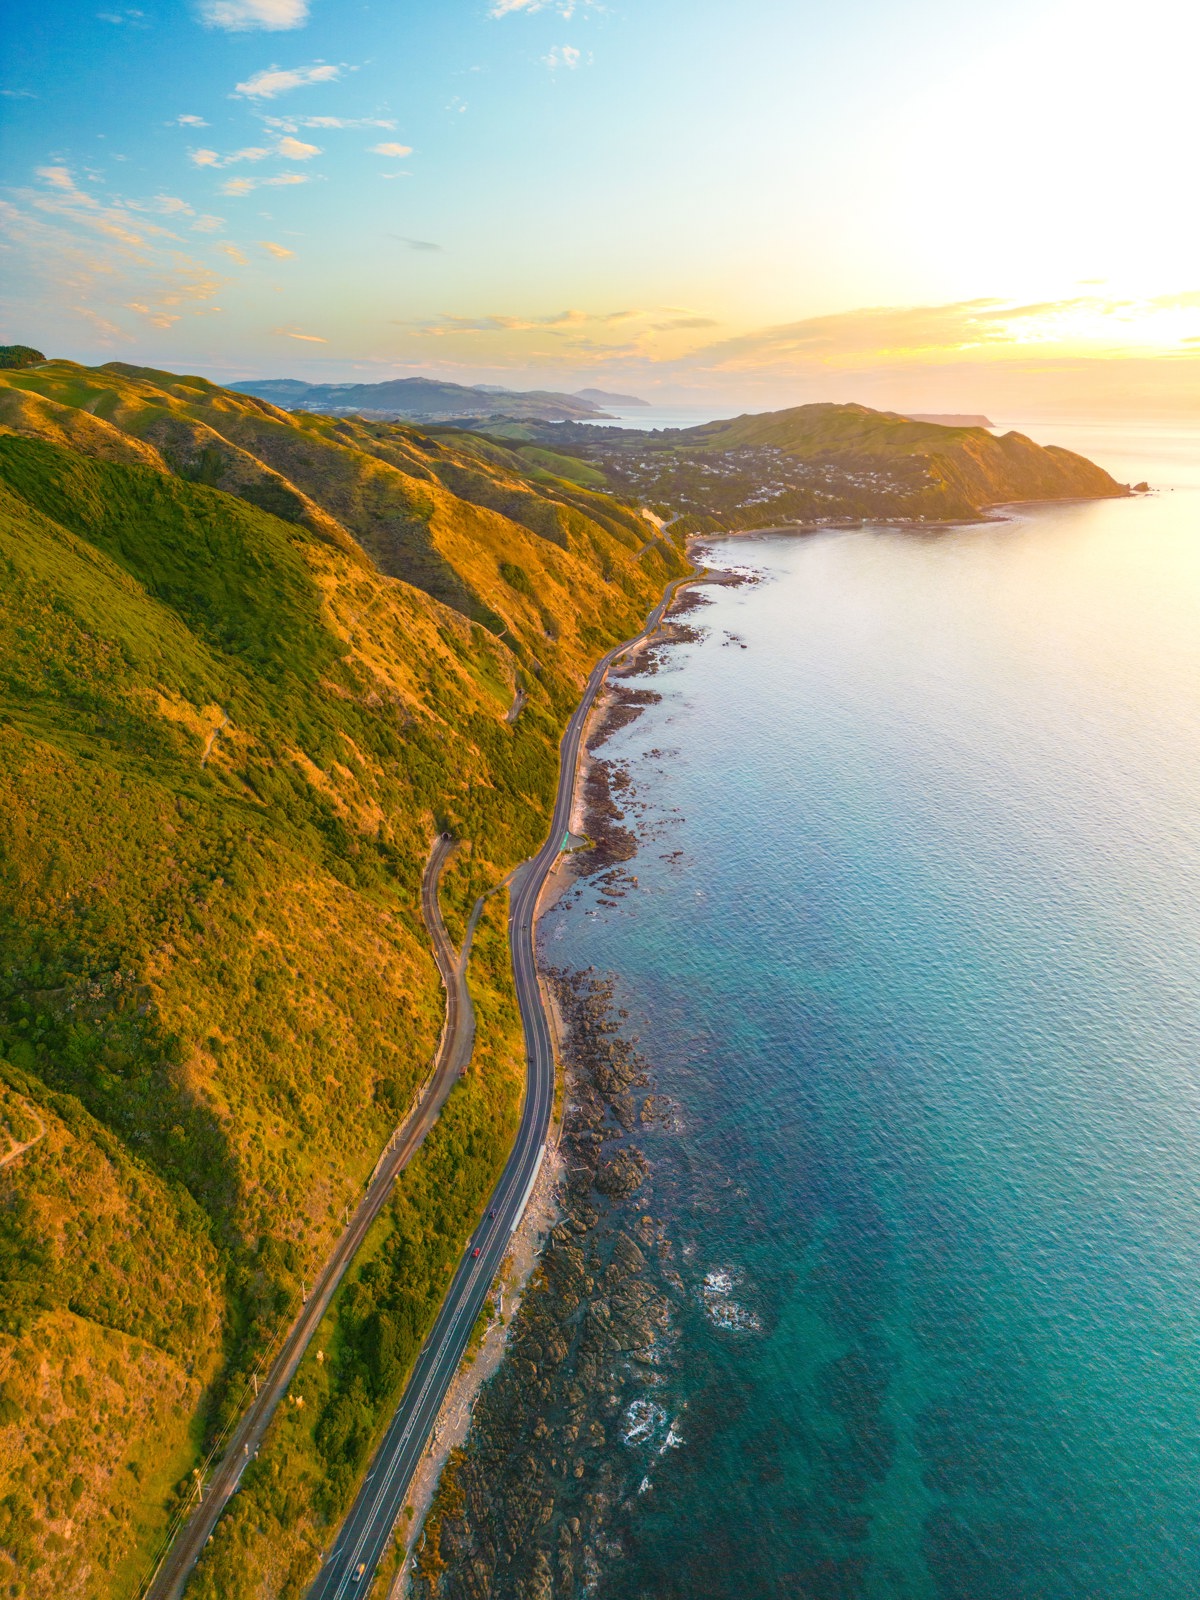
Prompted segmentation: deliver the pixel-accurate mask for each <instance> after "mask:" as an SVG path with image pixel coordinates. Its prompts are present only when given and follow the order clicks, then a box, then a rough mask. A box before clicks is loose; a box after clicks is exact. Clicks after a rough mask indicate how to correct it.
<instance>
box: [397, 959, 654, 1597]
mask: <svg viewBox="0 0 1200 1600" xmlns="http://www.w3.org/2000/svg"><path fill="white" fill-rule="evenodd" d="M549 978H550V981H551V983H552V985H553V989H554V994H555V999H556V1002H557V1005H558V1009H559V1014H560V1016H561V1017H562V1019H563V1022H564V1025H565V1030H566V1033H565V1041H564V1042H565V1048H566V1055H567V1062H568V1066H567V1079H568V1081H567V1092H568V1104H567V1110H566V1113H565V1117H564V1124H563V1131H562V1149H563V1155H564V1168H565V1173H566V1179H565V1192H564V1196H563V1201H564V1210H565V1215H564V1217H563V1220H562V1221H560V1222H559V1223H558V1224H557V1225H556V1226H555V1228H554V1229H553V1230H552V1232H551V1234H550V1237H549V1240H548V1243H547V1248H546V1253H545V1257H544V1260H543V1262H542V1265H541V1267H540V1268H539V1270H538V1273H537V1276H536V1277H535V1279H534V1282H533V1283H532V1285H531V1287H530V1290H529V1292H528V1293H527V1295H526V1297H525V1300H524V1302H523V1304H522V1306H521V1309H520V1312H519V1314H518V1316H517V1319H516V1323H515V1325H514V1328H513V1334H512V1341H511V1345H510V1353H509V1356H508V1359H507V1360H506V1361H505V1362H504V1364H503V1366H502V1367H501V1368H500V1370H499V1372H498V1373H497V1374H496V1376H495V1377H494V1378H493V1379H492V1381H491V1383H490V1385H489V1386H488V1388H487V1389H486V1390H485V1391H484V1393H483V1394H482V1395H481V1397H480V1400H479V1403H478V1405H477V1407H476V1413H475V1425H474V1428H473V1430H472V1434H471V1437H470V1439H469V1441H468V1443H467V1446H466V1448H465V1449H464V1450H462V1451H459V1452H457V1453H456V1455H455V1456H454V1457H453V1458H452V1460H451V1462H450V1464H449V1465H448V1467H447V1469H446V1472H445V1474H444V1476H443V1480H442V1485H441V1489H440V1491H439V1495H438V1499H437V1502H436V1503H435V1506H434V1509H433V1511H432V1512H431V1514H430V1517H429V1520H428V1522H427V1524H426V1528H425V1531H424V1534H423V1537H422V1543H421V1546H420V1548H419V1551H418V1556H417V1561H416V1564H415V1570H414V1576H413V1588H412V1592H413V1594H414V1595H415V1596H417V1597H419V1600H433V1597H435V1596H438V1597H441V1600H484V1597H485V1596H487V1597H490V1600H500V1597H507V1596H511V1597H514V1600H516V1597H522V1600H526V1597H527V1600H535V1597H536V1600H550V1597H551V1596H552V1595H567V1594H575V1593H581V1592H583V1591H584V1590H585V1589H586V1588H587V1587H589V1586H590V1584H591V1583H592V1582H594V1580H595V1578H596V1577H597V1576H598V1574H599V1572H600V1570H601V1569H602V1568H606V1567H608V1566H609V1565H610V1564H611V1562H612V1560H613V1559H614V1557H619V1554H620V1550H621V1539H620V1527H621V1522H622V1519H623V1509H624V1507H625V1506H626V1504H627V1503H628V1502H629V1501H630V1499H631V1497H636V1495H637V1492H638V1488H639V1485H640V1483H641V1481H642V1479H643V1476H644V1471H645V1452H646V1449H647V1448H649V1449H650V1450H651V1451H654V1450H658V1451H660V1452H661V1450H663V1449H666V1448H669V1446H670V1442H671V1417H670V1414H669V1409H668V1408H667V1407H666V1406H665V1405H663V1404H661V1403H659V1400H658V1399H657V1395H658V1393H659V1392H660V1390H661V1388H662V1386H663V1384H664V1381H665V1376H666V1372H667V1371H668V1370H669V1369H670V1366H671V1362H672V1354H671V1352H672V1346H673V1313H674V1310H675V1307H676V1306H677V1305H678V1303H679V1302H680V1300H681V1299H682V1295H683V1283H682V1280H681V1278H680V1277H679V1274H678V1272H677V1271H676V1270H675V1268H674V1249H673V1247H672V1245H671V1244H670V1242H669V1240H668V1239H667V1237H666V1233H665V1229H664V1228H663V1226H662V1225H661V1224H659V1223H656V1222H655V1220H654V1218H653V1216H652V1215H651V1206H652V1201H651V1173H650V1168H649V1164H648V1162H647V1160H646V1157H645V1155H644V1153H643V1151H642V1150H641V1149H640V1148H639V1145H638V1142H637V1136H638V1131H639V1129H640V1128H644V1127H646V1126H647V1125H648V1124H650V1123H653V1122H656V1121H662V1120H663V1118H664V1117H669V1116H670V1114H671V1111H670V1107H669V1105H668V1104H667V1103H666V1102H664V1101H663V1100H662V1099H661V1098H660V1097H658V1096H655V1095H653V1094H651V1093H647V1092H646V1091H647V1090H648V1089H649V1088H650V1087H651V1079H650V1071H649V1067H648V1063H647V1062H646V1061H645V1060H644V1058H643V1057H642V1056H641V1054H640V1053H639V1052H638V1050H637V1048H636V1045H635V1043H634V1042H632V1041H630V1040H629V1039H627V1038H625V1037H624V1035H623V1033H622V1031H621V1017H620V1014H619V1013H617V1012H615V1011H614V1006H613V984H612V981H611V980H610V979H607V978H605V977H603V976H601V975H599V974H598V973H596V972H594V971H588V972H582V973H580V972H568V971H563V970H560V969H553V970H552V971H551V972H550V974H549ZM634 1197H636V1207H635V1206H634V1204H633V1202H634ZM635 1210H636V1212H637V1213H638V1214H637V1215H636V1216H633V1215H631V1213H632V1212H633V1211H635ZM617 1443H624V1444H627V1445H629V1446H630V1448H629V1449H627V1450H622V1451H614V1450H613V1449H612V1448H611V1446H612V1445H613V1444H617Z"/></svg>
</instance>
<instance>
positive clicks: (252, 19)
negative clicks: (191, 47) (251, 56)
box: [200, 0, 308, 33]
mask: <svg viewBox="0 0 1200 1600" xmlns="http://www.w3.org/2000/svg"><path fill="white" fill-rule="evenodd" d="M200 20H201V21H202V22H203V23H205V25H206V26H207V27H210V28H223V29H224V30H225V32H226V33H253V32H263V33H283V32H285V31H286V30H288V29H289V28H300V27H303V26H304V24H305V23H306V22H307V21H308V0H200Z"/></svg>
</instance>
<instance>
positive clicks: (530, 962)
mask: <svg viewBox="0 0 1200 1600" xmlns="http://www.w3.org/2000/svg"><path fill="white" fill-rule="evenodd" d="M692 581H694V578H693V575H689V576H688V577H685V578H676V579H675V581H674V582H673V583H671V584H669V585H668V587H667V589H666V592H665V593H664V595H663V598H662V600H661V601H660V602H659V603H658V605H657V606H655V608H654V610H653V611H652V612H651V613H650V615H649V617H648V618H647V619H646V625H645V627H644V628H643V629H642V631H641V633H639V634H638V635H637V636H636V637H635V638H633V639H629V640H626V641H625V643H623V644H619V645H617V646H616V647H615V648H614V649H612V650H610V651H609V652H608V654H607V655H605V656H603V657H602V658H601V659H600V660H599V661H598V662H597V663H596V665H595V666H594V667H593V668H592V672H591V675H590V677H589V678H588V681H587V685H586V687H585V689H584V692H583V697H582V699H581V700H580V702H579V704H578V706H577V707H576V708H575V710H574V712H573V713H572V715H571V720H570V721H569V722H568V724H567V727H566V731H565V732H564V734H563V737H562V742H561V745H560V747H559V749H560V755H561V763H560V767H559V775H558V793H557V794H556V796H555V800H554V815H553V817H552V819H551V823H550V832H549V835H548V836H547V839H546V842H545V844H544V845H543V846H542V848H541V849H540V850H539V851H538V853H537V855H536V856H534V857H533V858H532V859H531V860H530V861H527V862H526V863H525V864H524V866H522V867H520V868H518V870H517V872H516V873H515V874H514V875H513V879H512V884H511V904H510V909H509V929H508V932H509V945H510V948H511V951H512V963H513V975H514V979H515V982H516V990H517V1000H518V1003H519V1005H520V1008H521V1022H522V1025H523V1027H524V1031H525V1053H526V1088H525V1103H524V1106H523V1108H522V1112H521V1124H520V1127H519V1128H518V1130H517V1138H516V1143H515V1144H514V1146H513V1150H512V1154H511V1155H510V1156H509V1158H508V1164H507V1166H506V1167H505V1169H504V1172H503V1173H502V1175H501V1177H500V1180H499V1182H498V1183H497V1185H496V1188H495V1190H494V1192H493V1194H492V1197H491V1200H490V1201H489V1203H488V1210H487V1214H486V1216H485V1218H484V1220H483V1222H482V1223H481V1225H480V1226H479V1228H478V1229H477V1230H476V1231H475V1233H474V1235H473V1236H472V1237H471V1238H470V1239H469V1240H468V1241H467V1246H466V1250H465V1251H464V1254H463V1259H462V1261H461V1263H460V1265H459V1268H458V1271H457V1272H456V1274H455V1276H454V1279H453V1281H452V1282H451V1284H450V1288H449V1289H448V1291H447V1293H446V1298H445V1300H444V1301H443V1302H442V1306H441V1310H440V1311H439V1312H438V1315H437V1318H436V1320H435V1321H434V1324H433V1327H432V1328H431V1330H430V1332H429V1335H428V1337H427V1338H426V1340H425V1343H424V1345H423V1346H422V1349H421V1353H420V1355H419V1356H418V1357H417V1360H416V1364H415V1365H414V1367H413V1371H412V1376H411V1377H410V1378H409V1381H408V1384H407V1386H406V1388H405V1391H404V1395H403V1397H402V1398H401V1401H400V1404H399V1406H398V1408H397V1410H396V1414H395V1416H394V1417H393V1418H392V1421H391V1423H390V1424H389V1426H388V1430H387V1432H386V1434H385V1435H384V1437H383V1440H382V1442H381V1444H380V1445H379V1448H378V1450H377V1451H376V1453H375V1458H374V1460H373V1461H372V1463H371V1467H370V1470H369V1471H368V1473H367V1476H366V1479H365V1480H364V1482H363V1485H362V1488H361V1489H360V1490H359V1492H358V1498H357V1499H356V1500H355V1502H354V1505H353V1506H352V1507H351V1510H350V1514H349V1516H348V1517H347V1518H346V1520H345V1522H344V1523H343V1524H342V1528H341V1531H340V1533H339V1534H338V1536H337V1539H336V1540H335V1541H334V1544H333V1547H332V1549H331V1550H330V1551H329V1554H328V1556H327V1557H326V1559H325V1561H324V1563H323V1565H322V1568H321V1571H320V1573H319V1574H318V1575H317V1578H316V1581H315V1582H314V1584H313V1586H312V1588H311V1589H310V1590H309V1592H308V1600H347V1597H350V1600H356V1597H357V1596H359V1595H364V1594H366V1592H367V1590H368V1589H369V1588H370V1586H371V1580H372V1578H373V1576H374V1574H375V1570H376V1568H377V1567H378V1565H379V1561H380V1559H381V1557H382V1555H383V1553H384V1551H385V1550H386V1549H387V1545H388V1541H389V1539H390V1538H391V1533H392V1529H393V1527H394V1526H395V1523H396V1519H397V1517H398V1516H399V1514H400V1510H401V1507H402V1506H403V1504H404V1497H405V1494H406V1492H407V1489H408V1484H409V1480H410V1479H411V1477H412V1475H413V1470H414V1468H415V1467H416V1465H417V1462H418V1461H419V1460H420V1457H421V1453H422V1451H423V1450H424V1448H425V1443H426V1440H427V1439H428V1437H429V1433H430V1430H431V1429H432V1427H433V1424H434V1420H435V1419H436V1417H437V1414H438V1411H439V1410H440V1408H441V1404H442V1400H443V1398H444V1396H445V1393H446V1390H447V1389H448V1388H449V1386H450V1382H451V1379H452V1378H453V1377H454V1374H455V1372H456V1371H457V1369H458V1364H459V1362H460V1361H461V1360H462V1358H463V1355H464V1353H465V1351H466V1348H467V1343H468V1341H469V1339H470V1337H471V1330H472V1329H473V1328H474V1326H475V1321H476V1318H477V1317H478V1316H479V1313H480V1311H481V1310H482V1308H483V1303H484V1301H485V1300H486V1298H487V1293H488V1289H489V1288H490V1287H491V1284H492V1280H493V1279H494V1278H495V1276H496V1273H497V1272H498V1271H499V1269H500V1264H501V1262H502V1261H503V1260H504V1256H505V1254H506V1252H507V1250H508V1242H509V1240H510V1239H511V1238H512V1235H513V1233H514V1232H515V1231H516V1228H517V1224H518V1223H519V1222H520V1220H521V1215H522V1213H523V1212H524V1210H525V1205H526V1202H527V1201H528V1199H529V1196H530V1193H531V1192H532V1190H533V1185H534V1182H535V1180H536V1178H537V1175H538V1171H539V1169H540V1167H541V1164H542V1155H543V1153H544V1150H545V1145H546V1135H547V1133H548V1132H549V1128H550V1116H551V1112H552V1110H553V1107H554V1046H553V1044H552V1042H551V1038H550V1025H549V1021H548V1019H547V1016H546V1009H545V1006H544V1004H543V1002H542V993H541V988H540V986H539V983H538V973H537V956H536V953H535V949H534V937H533V935H534V920H535V918H536V915H537V903H538V898H539V896H540V895H541V892H542V889H543V887H544V885H545V882H546V879H547V877H548V876H549V873H550V870H551V868H552V867H553V866H554V863H555V862H556V861H557V859H558V856H559V854H560V852H561V850H562V848H563V844H564V843H565V839H566V835H567V832H568V829H569V827H570V820H571V806H572V801H573V797H574V792H575V774H576V769H577V767H578V763H579V751H580V746H581V744H582V742H583V733H584V728H585V726H586V724H587V719H588V715H589V713H590V711H591V709H592V706H593V704H594V703H595V699H596V696H597V694H598V693H599V692H600V688H601V686H602V684H603V683H604V679H605V677H606V676H607V674H608V671H609V669H610V668H611V667H612V666H613V664H614V663H615V662H616V661H617V660H619V659H620V657H621V656H623V655H625V654H626V653H627V652H628V651H630V650H632V649H633V648H634V647H635V646H637V645H639V644H641V643H642V642H643V641H644V640H645V639H647V638H649V636H650V635H651V634H653V633H654V632H655V630H656V629H657V628H658V626H659V624H660V622H661V621H662V619H663V616H664V614H665V613H666V611H667V609H668V608H669V606H670V605H671V602H672V601H673V600H674V598H675V594H676V592H677V590H678V589H679V587H680V585H681V584H684V583H688V582H692Z"/></svg>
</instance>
